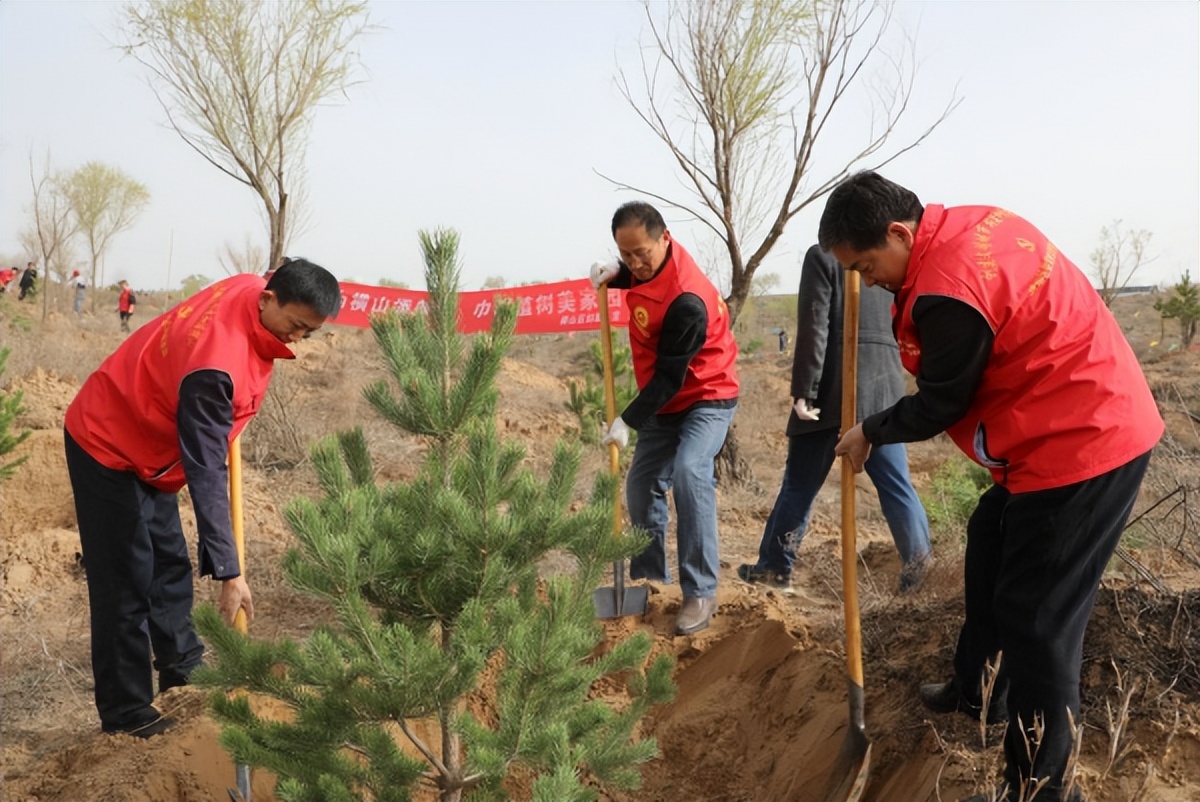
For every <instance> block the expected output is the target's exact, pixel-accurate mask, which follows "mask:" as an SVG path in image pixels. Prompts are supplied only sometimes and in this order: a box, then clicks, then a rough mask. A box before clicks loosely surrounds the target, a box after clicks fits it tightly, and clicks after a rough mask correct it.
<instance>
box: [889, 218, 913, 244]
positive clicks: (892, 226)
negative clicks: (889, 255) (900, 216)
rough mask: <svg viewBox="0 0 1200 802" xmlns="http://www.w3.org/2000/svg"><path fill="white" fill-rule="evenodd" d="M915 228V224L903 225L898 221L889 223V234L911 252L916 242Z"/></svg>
mask: <svg viewBox="0 0 1200 802" xmlns="http://www.w3.org/2000/svg"><path fill="white" fill-rule="evenodd" d="M915 227H916V226H915V225H914V224H913V223H901V222H900V221H898V220H893V221H892V222H890V223H888V227H887V232H888V234H890V235H892V236H894V237H896V238H897V239H899V240H900V243H901V244H902V245H904V247H905V248H908V249H909V250H911V249H912V246H913V241H914V240H916V234H915V233H914V229H915Z"/></svg>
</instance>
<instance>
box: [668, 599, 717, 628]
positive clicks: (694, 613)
mask: <svg viewBox="0 0 1200 802" xmlns="http://www.w3.org/2000/svg"><path fill="white" fill-rule="evenodd" d="M716 611H717V600H716V598H708V599H702V598H700V597H699V596H687V597H685V598H684V600H683V606H682V607H680V608H679V615H678V616H676V618H675V634H676V635H691V634H692V633H693V632H699V631H700V630H702V629H704V628H705V627H707V626H708V622H709V621H710V620H712V616H713V613H715V612H716Z"/></svg>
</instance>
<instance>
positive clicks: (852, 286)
mask: <svg viewBox="0 0 1200 802" xmlns="http://www.w3.org/2000/svg"><path fill="white" fill-rule="evenodd" d="M845 275H846V306H845V311H844V313H843V315H842V434H845V433H846V431H847V430H849V429H850V428H851V427H853V426H854V423H855V390H856V388H857V384H858V295H859V287H858V273H857V272H855V271H853V270H848V271H846V274H845ZM856 536H857V530H856V527H855V523H854V465H853V464H852V463H851V462H850V458H849V457H842V598H843V599H844V605H845V610H846V674H847V684H848V686H849V693H848V694H847V696H848V698H849V701H850V726H849V729H847V730H846V738H845V740H843V741H842V748H841V749H840V750H839V751H838V756H837V759H836V760H835V761H834V764H833V773H832V774H831V775H830V778H829V784H828V785H827V786H826V791H825V795H824V796H822V797H820V799H822V800H823V802H858V800H859V799H860V798H861V797H862V793H863V790H864V789H865V788H866V787H867V772H868V770H869V768H870V765H871V742H870V740H868V739H867V728H866V724H865V721H864V717H863V704H864V696H865V694H864V692H863V660H862V629H861V623H860V621H859V615H858V552H857V551H856V549H855V540H856Z"/></svg>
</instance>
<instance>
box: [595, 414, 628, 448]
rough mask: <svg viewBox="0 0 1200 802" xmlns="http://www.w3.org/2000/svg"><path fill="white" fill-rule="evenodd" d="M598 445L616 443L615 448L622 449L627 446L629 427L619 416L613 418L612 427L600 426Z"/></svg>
mask: <svg viewBox="0 0 1200 802" xmlns="http://www.w3.org/2000/svg"><path fill="white" fill-rule="evenodd" d="M600 434H601V435H602V437H601V438H600V445H602V446H606V445H608V444H609V443H616V444H617V448H624V447H625V446H627V445H629V426H628V425H627V424H626V423H625V421H624V420H623V419H622V418H621V416H620V415H618V416H617V417H615V418H613V422H612V426H608V425H606V424H603V423H602V424H600Z"/></svg>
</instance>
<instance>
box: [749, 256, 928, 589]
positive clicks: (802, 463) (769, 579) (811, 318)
mask: <svg viewBox="0 0 1200 802" xmlns="http://www.w3.org/2000/svg"><path fill="white" fill-rule="evenodd" d="M845 287H846V279H845V275H844V273H843V271H842V270H841V268H839V267H838V263H837V262H836V261H835V260H834V258H833V257H832V256H830V255H829V254H828V253H826V252H824V251H822V250H821V248H820V247H819V246H817V245H814V246H812V247H811V248H809V249H808V253H806V254H805V255H804V265H803V267H802V268H801V272H800V289H799V293H798V295H797V307H796V341H795V348H796V350H795V353H794V354H793V356H792V403H791V404H790V405H789V406H790V407H791V411H790V414H789V415H788V422H787V435H788V453H787V463H786V465H785V467H784V470H783V484H782V486H781V487H780V488H779V495H778V496H777V497H776V499H775V506H774V508H773V509H772V510H771V515H770V517H769V518H767V523H766V526H765V528H764V529H763V535H762V543H761V544H760V545H759V547H758V562H757V563H754V564H752V565H751V564H744V565H742V566H740V567H739V568H738V576H739V577H740V578H741V579H742V580H744V581H746V582H753V583H760V584H764V585H767V586H768V587H773V588H775V589H776V590H778V591H780V592H782V593H783V594H784V595H787V596H790V595H793V594H794V593H795V590H794V588H793V587H792V565H793V564H794V563H795V560H796V550H797V549H798V548H800V541H801V540H802V539H803V538H804V532H805V530H806V529H807V528H808V521H809V516H810V513H811V512H812V503H813V501H814V500H815V499H816V497H817V492H818V491H819V490H820V489H821V485H822V484H823V483H824V482H825V477H826V476H828V475H829V469H830V468H832V467H833V460H834V454H833V447H834V446H835V445H836V444H837V439H838V432H839V429H840V427H841V424H842V421H841V417H842V415H841V395H842V316H843V303H844V298H845ZM891 307H892V296H891V294H890V293H888V292H887V291H886V290H884V289H882V288H878V287H867V288H866V289H864V290H863V292H862V297H861V301H860V305H859V326H858V379H857V382H856V384H857V387H856V391H857V401H858V403H857V413H858V415H857V417H858V420H859V421H861V420H862V419H863V418H865V417H867V416H868V415H873V414H875V413H876V412H879V411H881V410H883V409H886V408H887V407H890V406H891V405H892V404H894V403H896V401H898V400H899V399H900V398H901V397H902V396H903V395H904V378H903V376H902V375H901V373H900V357H899V351H898V349H897V347H896V339H895V338H894V337H893V336H892V325H891V323H892V320H891V317H892V316H891ZM866 471H867V475H868V476H870V477H871V481H872V482H873V483H874V485H875V489H876V490H877V491H878V492H879V506H880V508H881V509H882V510H883V517H884V518H885V519H886V520H887V522H888V528H889V529H890V530H891V532H892V540H893V541H895V543H896V550H897V551H899V552H900V560H901V563H902V567H901V571H900V592H902V593H903V592H906V591H909V590H912V589H913V588H914V587H916V585H917V584H918V583H919V582H920V581H921V579H922V577H923V576H924V573H925V570H926V567H927V565H928V561H929V558H930V545H929V519H928V517H927V516H926V515H925V508H924V507H922V506H921V500H920V499H919V498H918V497H917V493H916V491H915V490H914V489H913V486H912V481H911V479H910V478H909V475H908V451H907V450H906V449H905V447H904V444H903V443H891V444H888V445H883V446H880V447H878V448H875V449H873V450H872V452H871V457H870V459H868V460H867V462H866Z"/></svg>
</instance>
